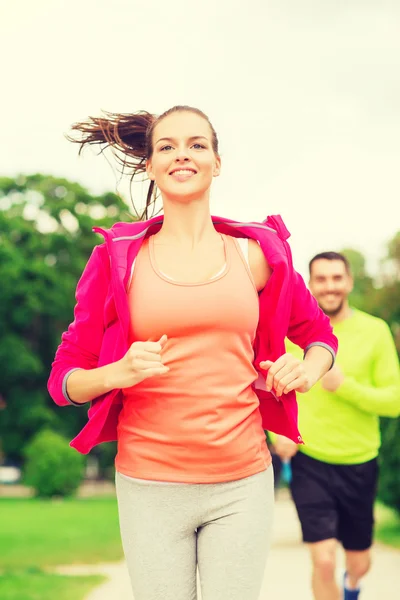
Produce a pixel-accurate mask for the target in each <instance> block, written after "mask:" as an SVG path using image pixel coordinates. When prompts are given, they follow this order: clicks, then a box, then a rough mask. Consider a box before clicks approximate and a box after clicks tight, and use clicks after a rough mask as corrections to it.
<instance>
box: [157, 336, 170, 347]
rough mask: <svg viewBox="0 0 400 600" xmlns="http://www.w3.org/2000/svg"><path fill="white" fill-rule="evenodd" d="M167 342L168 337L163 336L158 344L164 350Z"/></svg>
mask: <svg viewBox="0 0 400 600" xmlns="http://www.w3.org/2000/svg"><path fill="white" fill-rule="evenodd" d="M167 341H168V336H166V335H162V336H161V337H160V339H159V340H158V343H159V344H160V346H161V348H164V346H165V344H166V343H167Z"/></svg>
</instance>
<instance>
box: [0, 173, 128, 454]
mask: <svg viewBox="0 0 400 600" xmlns="http://www.w3.org/2000/svg"><path fill="white" fill-rule="evenodd" d="M121 220H125V221H126V220H131V217H130V216H129V214H128V212H127V207H126V205H125V204H124V202H123V201H122V200H121V198H120V197H118V196H116V195H115V194H111V193H106V194H103V195H101V196H93V195H90V194H89V192H88V191H87V190H86V189H84V188H83V187H81V186H80V185H78V184H77V183H72V182H70V181H67V180H66V179H61V178H55V177H50V176H45V175H31V176H27V177H25V176H21V177H19V178H17V179H16V180H14V179H10V178H0V277H1V282H2V297H1V303H0V360H1V366H2V368H1V375H0V411H1V412H0V439H1V446H2V451H3V452H4V454H5V455H6V457H7V458H8V460H9V461H13V462H17V463H18V462H21V461H22V460H23V449H24V446H25V444H26V443H27V442H28V441H29V440H30V439H31V437H32V435H33V434H34V433H35V432H37V431H39V430H40V429H41V428H43V427H44V426H48V427H51V428H52V429H54V430H57V431H60V432H61V433H63V434H65V435H66V436H68V437H69V438H71V437H73V436H74V435H76V433H77V432H78V431H79V429H80V428H81V427H82V426H83V424H84V423H85V421H86V410H85V409H82V410H79V409H77V410H76V409H75V408H71V409H61V408H58V407H56V406H55V405H54V403H53V402H52V401H51V399H50V398H49V396H48V394H47V390H46V383H47V379H48V375H49V371H50V365H51V362H52V359H53V357H54V353H55V350H56V348H57V345H58V343H59V341H60V336H61V333H62V331H64V330H65V329H66V328H67V326H68V324H69V323H70V321H71V319H72V315H73V306H74V303H75V300H74V295H75V288H76V283H77V280H78V278H79V276H80V274H81V272H82V270H83V268H84V265H85V263H86V261H87V259H88V257H89V255H90V253H91V251H92V248H93V246H94V245H96V244H97V243H101V242H102V239H100V238H99V237H98V236H97V235H96V234H94V233H93V232H92V227H93V226H94V225H97V226H101V227H109V226H111V225H112V224H113V223H114V222H116V221H121ZM100 452H101V451H100Z"/></svg>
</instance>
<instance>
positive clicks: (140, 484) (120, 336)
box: [49, 106, 337, 600]
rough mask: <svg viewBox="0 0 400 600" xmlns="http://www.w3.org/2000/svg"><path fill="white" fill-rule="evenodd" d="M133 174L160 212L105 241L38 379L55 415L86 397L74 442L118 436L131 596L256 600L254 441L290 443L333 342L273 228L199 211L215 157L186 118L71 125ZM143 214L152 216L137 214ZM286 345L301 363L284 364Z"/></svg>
mask: <svg viewBox="0 0 400 600" xmlns="http://www.w3.org/2000/svg"><path fill="white" fill-rule="evenodd" d="M74 129H75V130H77V131H80V132H81V134H82V138H81V139H80V143H81V144H82V145H85V144H106V145H109V146H111V147H112V148H113V149H114V150H115V151H116V152H117V153H118V157H119V159H120V161H121V162H122V164H123V166H124V167H128V168H131V169H133V174H135V173H137V172H140V171H144V170H146V172H147V175H148V177H149V179H150V181H151V187H150V190H149V195H148V202H147V207H146V208H148V206H149V205H150V203H151V201H152V198H153V196H154V189H155V188H154V186H155V185H156V186H157V188H158V190H159V191H160V193H161V197H162V202H163V213H164V216H163V218H162V217H155V218H152V219H150V220H146V221H138V222H135V223H118V224H116V225H115V226H114V227H113V228H112V229H111V230H109V231H101V230H99V229H96V231H99V232H100V233H102V234H103V236H104V239H105V242H104V243H103V244H101V245H99V246H97V247H96V248H95V249H94V251H93V254H92V256H91V258H90V260H89V262H88V264H87V266H86V268H85V271H84V273H83V275H82V277H81V279H80V281H79V283H78V287H77V305H76V307H75V319H74V322H73V323H72V324H71V325H70V327H69V329H68V331H67V332H65V333H64V334H63V336H62V343H61V345H60V346H59V348H58V350H57V354H56V357H55V361H54V363H53V367H52V372H51V376H50V379H49V391H50V394H51V396H52V397H53V399H54V400H55V402H56V403H57V404H59V405H67V404H71V403H73V404H77V405H80V404H84V403H86V402H91V407H90V409H89V421H88V423H87V425H86V426H85V427H84V428H83V430H82V431H81V432H80V433H79V435H78V436H77V437H76V438H75V439H74V440H73V441H72V442H71V445H72V446H73V447H75V448H76V449H77V450H79V451H80V452H83V453H87V452H89V451H90V449H91V448H92V447H93V446H94V445H95V444H99V443H101V442H105V441H110V440H115V439H117V440H118V452H117V456H116V463H115V464H116V489H117V497H118V506H119V517H120V528H121V535H122V541H123V547H124V552H125V556H126V560H127V564H128V569H129V573H130V577H131V581H132V588H133V593H134V597H135V600H156V599H158V598H163V600H172V599H173V600H180V599H182V600H189V599H193V598H196V567H197V566H198V569H199V577H200V583H201V591H202V598H203V600H256V599H257V598H258V596H259V593H260V587H261V583H262V579H263V574H264V569H265V560H266V555H267V551H268V547H269V544H270V536H271V522H272V513H273V472H272V468H271V456H270V454H269V451H268V448H267V445H266V441H265V434H264V429H269V430H271V431H276V432H277V433H281V434H283V435H286V436H287V437H290V438H291V439H293V440H295V441H296V442H298V443H301V437H300V434H299V432H298V429H297V405H296V400H295V391H300V392H306V391H307V390H309V389H310V387H311V386H312V385H313V384H314V383H315V382H316V381H317V380H318V379H319V378H320V377H322V376H323V375H324V374H325V373H326V372H327V371H328V370H329V368H330V367H331V366H332V363H333V358H334V356H335V352H336V349H337V341H336V338H335V337H334V335H333V334H332V329H331V327H330V325H329V321H328V319H327V318H326V317H325V316H324V315H323V313H322V312H321V311H320V310H319V308H318V306H317V304H316V302H315V301H314V299H313V298H312V296H311V295H310V294H309V292H308V291H307V289H306V287H305V285H304V282H303V280H302V279H301V277H300V276H299V275H298V274H297V273H296V272H295V271H294V270H293V267H292V261H291V255H290V249H289V246H288V244H287V241H286V239H287V237H288V235H289V234H288V232H287V230H286V228H285V226H284V225H283V222H282V220H281V219H280V217H269V218H268V220H267V221H266V222H265V223H237V222H235V221H231V220H228V219H220V218H212V217H211V216H210V208H209V195H210V187H211V183H212V180H213V178H214V177H217V176H218V175H219V173H220V168H221V160H220V157H219V154H218V140H217V135H216V133H215V130H214V128H213V127H212V125H211V123H210V122H209V120H208V118H207V117H206V115H204V114H203V113H202V112H201V111H199V110H197V109H194V108H191V107H185V106H184V107H180V106H178V107H174V108H172V109H170V110H169V111H167V112H166V113H164V114H163V115H161V116H160V117H154V116H153V115H150V114H148V113H139V114H133V115H107V116H106V117H105V118H100V119H90V120H89V121H87V122H84V123H80V124H77V125H75V126H74ZM146 216H147V215H146ZM286 335H288V336H289V337H290V338H291V339H292V340H293V341H294V342H295V343H297V344H299V345H300V346H301V347H302V348H304V349H305V351H306V352H305V357H304V360H303V361H299V360H296V359H295V358H293V357H292V356H291V355H289V354H286V353H285V348H284V338H285V336H286Z"/></svg>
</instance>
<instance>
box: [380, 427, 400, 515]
mask: <svg viewBox="0 0 400 600" xmlns="http://www.w3.org/2000/svg"><path fill="white" fill-rule="evenodd" d="M381 429H382V446H381V450H380V455H379V463H380V475H379V498H380V499H381V500H382V502H383V503H384V504H386V505H387V506H390V507H391V508H394V509H395V510H396V511H397V512H398V513H399V514H400V418H398V419H381Z"/></svg>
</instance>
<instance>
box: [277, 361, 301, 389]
mask: <svg viewBox="0 0 400 600" xmlns="http://www.w3.org/2000/svg"><path fill="white" fill-rule="evenodd" d="M304 377H305V375H304V370H303V368H302V366H301V365H295V366H293V365H291V366H290V367H289V368H288V369H281V370H280V371H279V373H278V378H279V381H277V377H275V382H276V385H275V390H276V392H277V394H278V396H281V395H282V394H284V393H286V392H285V390H286V388H287V386H288V385H289V384H291V383H292V382H293V381H295V380H296V379H301V378H303V379H304Z"/></svg>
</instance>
